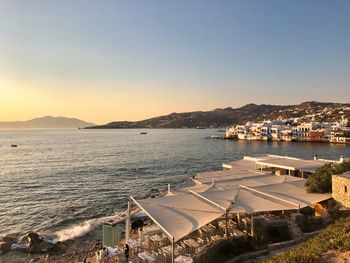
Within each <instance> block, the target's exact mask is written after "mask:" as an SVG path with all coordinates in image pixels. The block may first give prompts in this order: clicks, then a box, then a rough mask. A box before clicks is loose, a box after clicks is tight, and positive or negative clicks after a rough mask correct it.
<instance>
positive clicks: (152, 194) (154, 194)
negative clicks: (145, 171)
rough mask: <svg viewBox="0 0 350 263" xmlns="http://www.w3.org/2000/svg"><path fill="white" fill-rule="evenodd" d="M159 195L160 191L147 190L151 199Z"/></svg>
mask: <svg viewBox="0 0 350 263" xmlns="http://www.w3.org/2000/svg"><path fill="white" fill-rule="evenodd" d="M159 195H160V191H159V190H158V189H155V188H152V189H150V190H149V196H150V197H151V198H154V197H157V196H159Z"/></svg>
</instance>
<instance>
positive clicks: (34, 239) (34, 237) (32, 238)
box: [27, 232, 43, 246]
mask: <svg viewBox="0 0 350 263" xmlns="http://www.w3.org/2000/svg"><path fill="white" fill-rule="evenodd" d="M27 241H28V243H29V244H30V245H31V246H32V245H36V244H39V243H41V242H42V241H43V240H42V239H41V237H40V236H39V234H38V233H35V232H31V233H29V234H28V235H27Z"/></svg>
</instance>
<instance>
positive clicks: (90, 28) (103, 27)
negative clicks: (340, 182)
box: [0, 0, 350, 123]
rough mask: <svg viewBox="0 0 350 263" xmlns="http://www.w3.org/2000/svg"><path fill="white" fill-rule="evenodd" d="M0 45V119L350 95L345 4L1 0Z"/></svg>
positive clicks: (348, 4)
mask: <svg viewBox="0 0 350 263" xmlns="http://www.w3.org/2000/svg"><path fill="white" fill-rule="evenodd" d="M0 50H1V52H0V100H1V101H2V102H7V103H2V105H3V106H1V105H0V112H2V113H0V120H10V119H26V118H30V117H36V116H40V115H47V114H53V115H66V116H67V115H68V116H75V117H80V118H84V119H86V120H90V121H95V122H97V123H103V122H107V121H113V120H124V119H131V120H135V119H143V118H146V117H151V116H154V115H159V114H167V113H170V112H173V111H177V112H180V111H191V110H210V109H213V108H217V107H227V106H233V107H237V106H241V105H243V104H246V103H250V102H254V103H259V104H260V103H271V104H292V103H293V104H294V103H300V102H303V101H306V100H320V101H334V102H350V1H312V0H310V1H298V0H292V1H283V0H275V1H272V0H271V1H269V0H266V1H263V0H256V1H251V0H244V1H235V0H230V1H224V0H221V1H220V0H219V1H204V0H200V1H199V0H198V1H191V0H176V1H167V0H159V1H156V0H143V1H132V0H128V1H116V0H113V1H101V0H98V1H87V0H81V1H78V0H74V1H72V0H69V1H66V0H57V1H53V0H48V1H47V0H45V1H44V0H26V1H19V0H2V1H1V3H0ZM1 97H2V98H1Z"/></svg>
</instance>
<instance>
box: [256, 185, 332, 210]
mask: <svg viewBox="0 0 350 263" xmlns="http://www.w3.org/2000/svg"><path fill="white" fill-rule="evenodd" d="M305 182H306V180H299V181H294V182H285V183H281V184H271V185H261V186H256V187H252V188H253V189H256V190H258V191H262V192H264V193H267V194H270V195H273V196H275V197H278V198H282V199H284V200H288V201H290V202H293V203H298V204H299V205H300V207H301V208H302V207H306V206H309V205H312V204H316V203H318V202H321V201H324V200H327V199H329V198H331V197H332V195H331V194H310V193H308V192H307V191H306V189H305V187H304V185H305Z"/></svg>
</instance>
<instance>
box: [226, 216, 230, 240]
mask: <svg viewBox="0 0 350 263" xmlns="http://www.w3.org/2000/svg"><path fill="white" fill-rule="evenodd" d="M229 236H230V233H229V232H228V212H227V210H226V213H225V237H226V238H228V237H229Z"/></svg>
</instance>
